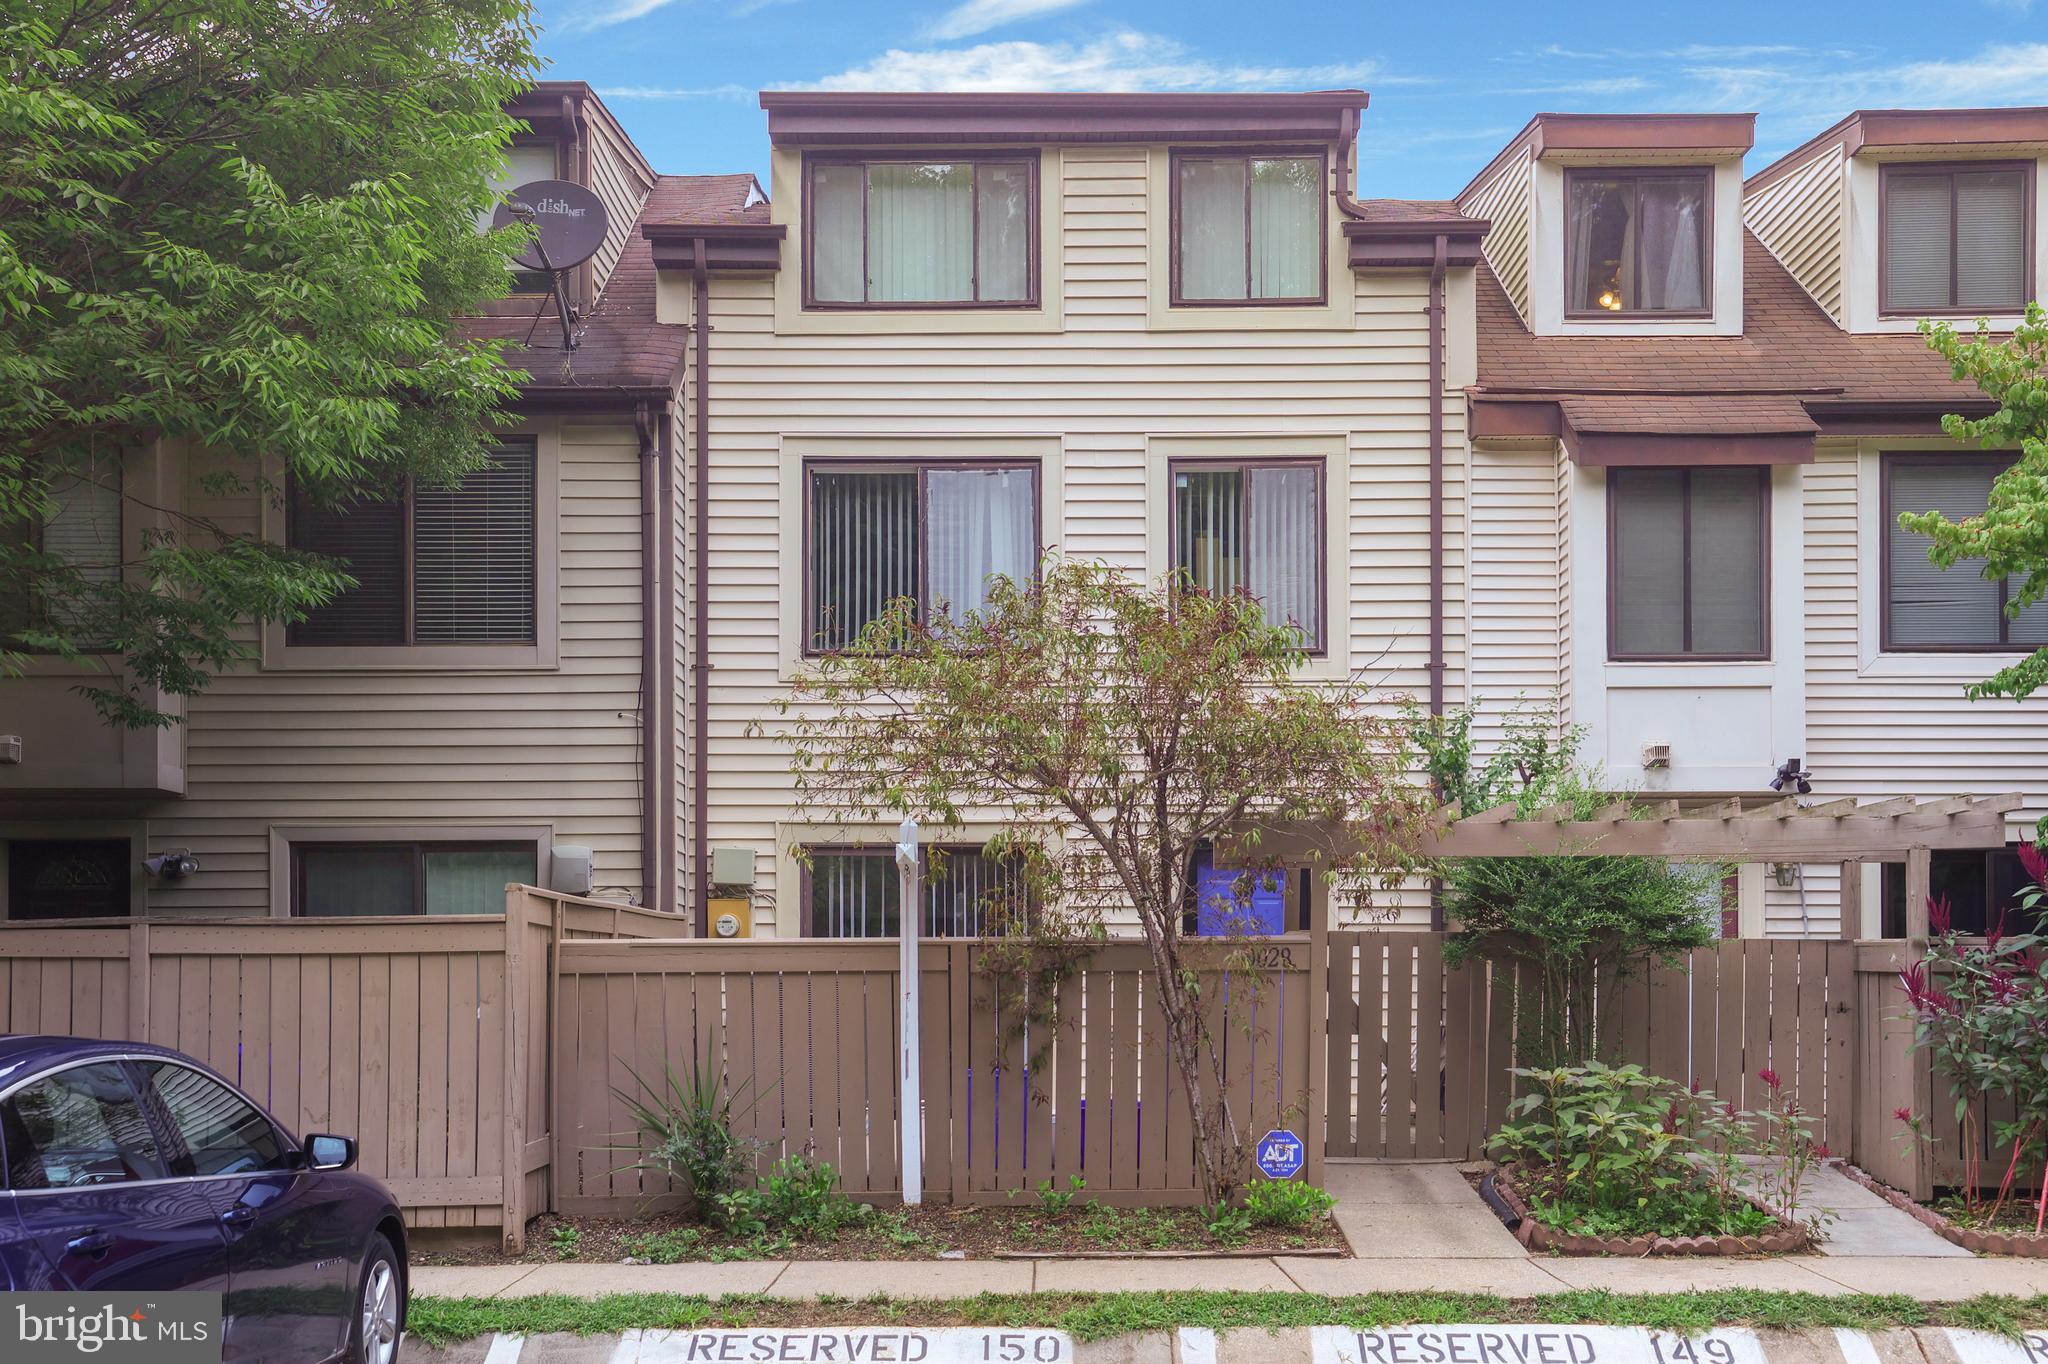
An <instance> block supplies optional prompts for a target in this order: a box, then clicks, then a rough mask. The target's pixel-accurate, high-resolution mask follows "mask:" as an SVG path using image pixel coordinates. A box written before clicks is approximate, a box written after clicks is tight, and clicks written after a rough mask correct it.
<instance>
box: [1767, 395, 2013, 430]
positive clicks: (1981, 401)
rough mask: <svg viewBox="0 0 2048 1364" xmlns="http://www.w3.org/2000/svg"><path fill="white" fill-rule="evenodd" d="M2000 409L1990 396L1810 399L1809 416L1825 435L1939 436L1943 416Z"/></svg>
mask: <svg viewBox="0 0 2048 1364" xmlns="http://www.w3.org/2000/svg"><path fill="white" fill-rule="evenodd" d="M1997 410H1998V404H1997V403H1994V402H1992V401H1991V400H1990V399H1989V398H1953V399H1948V400H1945V401H1941V402H1929V401H1927V400H1926V399H1907V400H1902V401H1899V402H1872V401H1869V400H1853V399H1852V400H1847V401H1834V402H1830V401H1827V400H1818V401H1816V400H1811V399H1810V400H1808V401H1807V403H1806V415H1808V416H1809V417H1812V418H1813V420H1814V422H1815V423H1816V424H1817V425H1818V426H1819V427H1820V433H1821V434H1822V435H1823V436H1939V435H1941V434H1943V432H1942V429H1941V419H1942V418H1943V417H1945V416H1947V415H1948V414H1949V413H1951V412H1953V413H1955V414H1956V415H1958V416H1961V417H1965V418H1970V419H1975V418H1979V417H1988V416H1990V415H1991V414H1992V413H1993V412H1995V411H1997Z"/></svg>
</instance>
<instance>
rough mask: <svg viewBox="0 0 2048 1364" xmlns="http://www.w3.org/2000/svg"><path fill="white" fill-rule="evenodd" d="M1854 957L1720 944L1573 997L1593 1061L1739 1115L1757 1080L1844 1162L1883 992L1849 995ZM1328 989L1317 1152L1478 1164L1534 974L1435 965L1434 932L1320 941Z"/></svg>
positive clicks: (1851, 951)
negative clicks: (1325, 1148)
mask: <svg viewBox="0 0 2048 1364" xmlns="http://www.w3.org/2000/svg"><path fill="white" fill-rule="evenodd" d="M1857 952H1858V945H1857V944H1855V943H1847V942H1820V941H1789V940H1778V941H1763V940H1757V939H1750V940H1747V941H1729V942H1723V943H1718V944H1716V945H1714V946H1711V947H1703V948H1700V949H1698V950H1696V951H1693V952H1691V953H1688V954H1686V956H1685V957H1684V958H1683V960H1681V961H1679V962H1677V963H1675V964H1670V965H1666V964H1658V965H1656V966H1654V967H1652V968H1651V969H1650V970H1648V971H1647V972H1643V973H1638V974H1633V975H1630V976H1626V977H1624V978H1623V979H1621V980H1620V981H1618V982H1615V983H1612V984H1609V985H1607V986H1606V987H1605V988H1606V989H1611V990H1613V991H1614V992H1615V995H1614V998H1613V999H1611V1000H1604V999H1597V998H1596V999H1593V1000H1588V1001H1583V1003H1584V1004H1585V1005H1586V1006H1588V1007H1591V1008H1593V1010H1594V1015H1595V1017H1596V1018H1597V1019H1598V1020H1600V1022H1601V1023H1602V1024H1603V1025H1604V1027H1603V1028H1602V1029H1601V1030H1600V1031H1601V1036H1600V1038H1599V1044H1600V1049H1601V1052H1602V1054H1603V1056H1605V1057H1606V1059H1608V1060H1610V1061H1613V1062H1616V1063H1620V1062H1631V1061H1632V1062H1636V1063H1639V1064H1641V1065H1643V1066H1645V1067H1646V1068H1648V1069H1649V1070H1650V1071H1652V1072H1653V1073H1655V1074H1657V1075H1661V1076H1664V1077H1666V1078H1669V1079H1673V1080H1678V1081H1680V1082H1681V1083H1686V1084H1698V1085H1699V1086H1701V1087H1702V1088H1703V1089H1707V1090H1711V1091H1712V1092H1713V1093H1714V1095H1715V1096H1716V1097H1717V1098H1720V1099H1722V1100H1725V1101H1727V1102H1731V1103H1734V1104H1735V1105H1736V1106H1737V1107H1738V1108H1745V1109H1755V1108H1760V1107H1762V1106H1763V1105H1764V1103H1765V1101H1766V1094H1765V1082H1764V1081H1763V1080H1762V1079H1761V1078H1760V1077H1761V1074H1762V1072H1764V1071H1766V1070H1769V1071H1771V1072H1773V1073H1774V1074H1775V1075H1776V1076H1777V1077H1778V1078H1779V1080H1780V1083H1781V1084H1782V1085H1783V1086H1784V1090H1785V1092H1786V1093H1787V1094H1789V1095H1790V1096H1791V1097H1792V1098H1793V1099H1794V1100H1795V1101H1796V1102H1797V1103H1798V1104H1799V1105H1800V1107H1801V1108H1802V1109H1803V1110H1804V1112H1805V1113H1807V1114H1808V1115H1811V1116H1812V1117H1813V1118H1815V1119H1816V1120H1817V1124H1816V1127H1817V1135H1818V1136H1819V1138H1820V1140H1821V1141H1823V1142H1824V1143H1825V1144H1826V1145H1827V1146H1828V1147H1829V1148H1830V1149H1831V1150H1833V1151H1836V1152H1839V1153H1847V1152H1848V1151H1850V1149H1851V1147H1852V1144H1853V1134H1854V1125H1855V1122H1856V1116H1857V1108H1856V1103H1855V1097H1856V1095H1857V1092H1858V1086H1857V1077H1858V1074H1859V1071H1858V1058H1859V1054H1860V1053H1859V1050H1858V1046H1857V1043H1858V1040H1859V1039H1858V1032H1857V1019H1858V1017H1859V1014H1861V1013H1862V1012H1864V1011H1865V1010H1867V1009H1871V1008H1880V1009H1881V1008H1882V1007H1883V1006H1884V1003H1885V1001H1884V1000H1883V998H1882V994H1881V991H1878V990H1870V989H1867V988H1866V989H1861V990H1859V986H1858V982H1857V971H1858V957H1857ZM1327 980H1328V988H1329V992H1330V1000H1331V1005H1330V1028H1329V1034H1328V1038H1327V1052H1328V1066H1329V1076H1330V1080H1329V1110H1328V1111H1329V1127H1328V1133H1329V1136H1328V1141H1329V1153H1330V1154H1331V1155H1333V1156H1378V1157H1385V1158H1393V1159H1407V1160H1415V1159H1438V1160H1444V1159H1449V1160H1467V1159H1473V1158H1476V1157H1478V1156H1480V1155H1482V1154H1483V1153H1484V1152H1485V1148H1486V1138H1487V1134H1488V1133H1489V1132H1491V1131H1492V1130H1493V1129H1494V1128H1495V1127H1496V1126H1498V1125H1499V1123H1500V1122H1501V1120H1502V1119H1503V1118H1504V1117H1505V1116H1506V1114H1507V1107H1508V1102H1509V1099H1510V1098H1511V1097H1512V1096H1513V1094H1514V1093H1515V1092H1516V1081H1515V1077H1514V1076H1513V1074H1512V1071H1513V1069H1514V1067H1516V1066H1518V1065H1521V1064H1523V1060H1522V1056H1521V1048H1520V1046H1519V1045H1518V1031H1519V1029H1520V1028H1521V1027H1522V1026H1523V1022H1524V1017H1525V1013H1526V1010H1527V1008H1528V1006H1529V1005H1530V1004H1531V1002H1532V1001H1533V999H1534V997H1535V996H1536V995H1538V994H1539V993H1540V989H1541V986H1540V983H1539V981H1538V980H1537V978H1536V975H1535V973H1534V972H1533V971H1532V970H1531V969H1530V968H1529V967H1527V966H1526V965H1523V966H1521V967H1519V968H1518V967H1517V966H1515V965H1513V964H1497V963H1491V962H1484V961H1478V962H1468V963H1464V964H1461V965H1459V966H1457V967H1455V968H1452V967H1448V966H1447V965H1446V964H1445V961H1444V947H1443V938H1442V937H1441V936H1440V935H1437V934H1427V933H1404V932H1398V931H1379V932H1355V933H1354V932H1341V933H1332V934H1331V935H1330V954H1329V966H1328V977H1327ZM1891 1040H1893V1041H1897V1040H1898V1039H1897V1038H1896V1037H1895V1036H1894V1037H1892V1039H1891ZM1881 1054H1882V1053H1880V1052H1879V1051H1877V1050H1872V1051H1871V1052H1870V1053H1869V1055H1870V1056H1871V1057H1877V1056H1879V1055H1881ZM1904 1065H1905V1060H1904V1051H1903V1047H1902V1046H1901V1047H1900V1048H1899V1052H1898V1060H1897V1066H1898V1067H1899V1068H1901V1069H1903V1068H1904ZM1877 1089H1878V1087H1877V1086H1875V1085H1872V1086H1869V1090H1870V1092H1872V1093H1876V1092H1877Z"/></svg>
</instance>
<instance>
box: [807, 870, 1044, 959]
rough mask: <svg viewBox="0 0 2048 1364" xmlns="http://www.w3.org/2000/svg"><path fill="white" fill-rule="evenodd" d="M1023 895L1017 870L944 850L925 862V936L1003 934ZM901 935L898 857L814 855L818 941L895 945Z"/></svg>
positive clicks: (813, 930) (813, 919)
mask: <svg viewBox="0 0 2048 1364" xmlns="http://www.w3.org/2000/svg"><path fill="white" fill-rule="evenodd" d="M1024 893H1025V890H1024V880H1023V877H1022V876H1021V874H1020V873H1019V871H1018V869H1017V867H1016V866H1015V865H1014V864H1012V863H1009V862H1006V861H1004V860H1003V859H999V858H994V857H990V856H988V855H987V854H986V853H984V852H982V851H980V850H979V849H955V848H947V849H944V850H942V851H941V852H939V853H938V854H937V855H936V856H928V857H927V858H926V862H925V869H924V879H923V884H922V898H923V900H924V919H923V921H922V922H921V923H920V924H919V927H918V931H919V932H920V933H921V934H923V935H924V936H925V937H930V938H978V937H982V936H984V935H985V933H987V932H988V931H990V930H991V929H993V930H995V931H1001V926H1002V924H1003V923H1004V921H1005V919H1006V917H1007V915H1008V914H1009V913H1011V912H1013V911H1014V906H1015V905H1016V904H1017V901H1018V900H1019V898H1020V897H1022V896H1023V895H1024ZM991 911H998V912H995V913H992V912H991ZM902 931H903V885H902V881H901V879H900V877H899V874H898V873H897V870H896V858H895V855H894V853H893V852H892V851H889V850H886V849H884V850H873V851H870V850H862V851H858V852H819V853H814V854H812V857H811V868H810V934H811V936H812V937H814V938H893V937H897V936H898V935H900V934H901V933H902Z"/></svg>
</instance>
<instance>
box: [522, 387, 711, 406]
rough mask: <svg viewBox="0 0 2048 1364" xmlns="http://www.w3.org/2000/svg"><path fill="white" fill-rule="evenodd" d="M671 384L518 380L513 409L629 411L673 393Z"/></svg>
mask: <svg viewBox="0 0 2048 1364" xmlns="http://www.w3.org/2000/svg"><path fill="white" fill-rule="evenodd" d="M675 394H676V390H675V386H674V385H667V386H655V385H651V384H602V385H600V384H592V385H589V386H588V387H585V386H582V385H572V384H522V385H520V388H519V396H518V397H517V398H515V399H513V400H512V404H511V405H512V408H513V410H514V411H517V412H526V413H551V412H631V411H632V410H633V409H634V408H635V407H637V406H639V405H640V404H641V403H643V402H645V403H665V402H668V401H670V400H672V399H673V398H674V397H675Z"/></svg>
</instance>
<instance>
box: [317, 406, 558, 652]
mask: <svg viewBox="0 0 2048 1364" xmlns="http://www.w3.org/2000/svg"><path fill="white" fill-rule="evenodd" d="M515 446H517V447H523V448H524V449H525V451H526V454H527V457H528V459H529V461H530V465H529V469H530V478H531V493H532V513H531V528H532V549H531V556H532V562H533V595H534V608H533V634H532V636H531V637H530V638H528V639H484V640H473V641H462V642H456V643H451V642H446V641H440V640H434V641H428V642H425V643H422V642H421V641H420V640H419V639H417V638H416V635H417V628H418V627H417V622H416V621H415V620H414V615H415V613H416V612H417V610H418V606H419V603H418V599H417V589H418V586H419V584H418V582H417V574H416V573H415V571H414V563H415V558H416V556H417V554H418V552H419V546H418V544H417V543H416V542H415V540H414V525H413V521H414V517H415V515H416V514H417V504H416V502H415V500H414V494H415V492H416V491H417V485H416V484H415V483H414V482H413V480H412V479H411V478H410V477H408V478H407V479H406V480H405V485H404V487H403V489H401V490H400V492H399V493H398V494H397V497H398V500H399V502H400V503H401V505H402V506H403V508H404V512H405V529H404V547H405V559H404V562H403V563H402V564H401V565H400V577H401V592H402V594H403V598H404V603H405V621H404V626H403V630H402V633H403V636H404V637H403V638H402V639H393V640H384V641H379V642H377V643H374V644H361V643H355V644H323V643H320V642H317V641H314V642H306V641H303V640H301V639H300V638H299V637H298V632H299V626H300V625H301V624H302V623H303V622H299V621H292V622H289V623H287V624H286V625H285V626H284V644H285V647H287V648H292V649H351V650H354V649H363V650H369V651H371V652H373V653H374V652H376V651H379V650H384V649H420V648H433V649H507V648H510V649H520V648H533V647H536V646H538V645H539V644H540V643H541V640H542V636H543V632H544V628H545V627H544V623H543V620H542V611H543V608H542V605H541V593H542V592H543V591H544V590H545V589H544V586H543V583H542V573H541V553H542V543H543V535H542V529H541V516H542V514H543V512H542V501H543V498H542V495H541V479H542V473H543V467H544V466H543V463H542V460H541V451H540V441H539V439H538V438H537V437H534V436H521V435H508V436H503V437H500V438H499V439H498V440H497V441H496V443H495V444H494V446H493V450H494V451H495V450H497V449H504V448H509V447H515ZM297 519H298V497H297V494H296V488H295V480H294V478H293V476H292V475H291V474H290V473H289V472H287V473H286V475H285V498H284V542H285V545H286V546H287V547H288V548H291V547H296V545H297V542H298V527H297V524H296V522H297Z"/></svg>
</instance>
